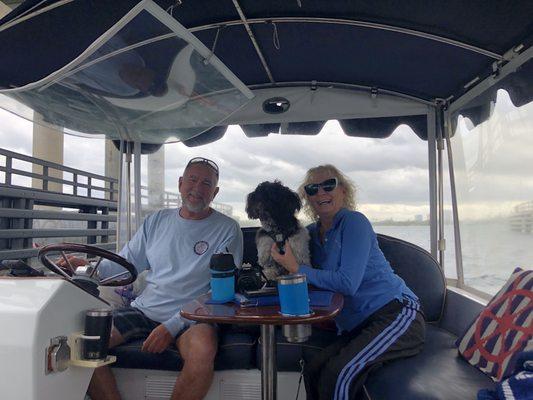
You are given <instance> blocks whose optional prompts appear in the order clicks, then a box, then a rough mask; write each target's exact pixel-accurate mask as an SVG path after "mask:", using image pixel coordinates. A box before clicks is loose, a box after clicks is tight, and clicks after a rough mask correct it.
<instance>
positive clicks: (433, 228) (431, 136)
mask: <svg viewBox="0 0 533 400" xmlns="http://www.w3.org/2000/svg"><path fill="white" fill-rule="evenodd" d="M435 128H436V120H435V108H434V107H428V113H427V129H428V171H429V238H430V248H431V255H432V256H433V257H435V258H437V161H436V160H437V153H436V148H437V142H436V129H435Z"/></svg>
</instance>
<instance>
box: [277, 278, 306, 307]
mask: <svg viewBox="0 0 533 400" xmlns="http://www.w3.org/2000/svg"><path fill="white" fill-rule="evenodd" d="M278 294H279V304H280V306H281V314H283V315H287V316H300V317H303V316H308V315H310V314H311V311H310V309H309V293H308V291H307V281H306V279H305V275H303V274H294V275H282V276H280V277H278Z"/></svg>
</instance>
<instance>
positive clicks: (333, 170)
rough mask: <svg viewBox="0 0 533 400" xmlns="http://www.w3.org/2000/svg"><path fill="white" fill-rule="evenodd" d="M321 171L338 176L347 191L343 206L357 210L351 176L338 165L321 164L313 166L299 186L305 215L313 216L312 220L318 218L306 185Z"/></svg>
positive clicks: (340, 184) (340, 183)
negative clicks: (306, 190) (305, 187)
mask: <svg viewBox="0 0 533 400" xmlns="http://www.w3.org/2000/svg"><path fill="white" fill-rule="evenodd" d="M320 172H327V173H329V174H331V176H332V177H335V178H337V181H338V182H339V186H342V187H343V188H344V190H345V193H346V195H345V196H344V204H343V207H344V208H347V209H348V210H355V208H356V203H355V185H354V183H353V182H352V181H351V180H350V178H348V177H347V176H346V175H344V174H343V173H342V172H341V171H339V170H338V169H337V167H335V166H333V165H331V164H325V165H319V166H318V167H313V168H311V169H309V170H308V171H307V173H306V174H305V178H304V180H303V182H302V184H301V185H300V186H299V187H298V194H299V195H300V198H301V199H302V204H303V211H304V213H305V215H306V216H307V217H309V218H311V220H312V221H317V220H318V215H317V214H316V213H315V211H314V210H313V207H311V205H310V204H309V201H308V196H307V193H305V189H304V186H305V185H307V184H309V183H311V179H312V178H313V176H314V175H315V174H317V173H320Z"/></svg>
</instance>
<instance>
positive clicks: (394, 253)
mask: <svg viewBox="0 0 533 400" xmlns="http://www.w3.org/2000/svg"><path fill="white" fill-rule="evenodd" d="M377 237H378V243H379V248H380V249H381V251H382V252H383V254H384V255H385V258H386V259H387V260H388V261H389V263H390V265H391V267H392V269H393V270H394V272H395V273H396V274H397V275H398V276H400V277H401V278H402V279H403V280H404V281H405V283H406V284H407V286H409V288H410V289H411V290H412V291H413V292H414V293H415V294H416V295H417V296H418V298H419V299H420V303H421V304H422V309H423V310H424V314H425V316H426V320H427V321H429V322H436V321H438V320H439V319H440V317H441V315H442V310H443V308H444V298H445V294H446V281H445V279H444V275H443V273H442V270H441V269H440V266H439V263H438V262H437V261H436V260H435V259H434V258H433V256H432V255H431V254H430V253H428V252H427V251H426V250H424V249H423V248H421V247H418V246H416V245H414V244H412V243H409V242H406V241H405V240H401V239H396V238H393V237H391V236H386V235H382V234H378V235H377Z"/></svg>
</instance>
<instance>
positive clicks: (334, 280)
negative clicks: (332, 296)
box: [299, 208, 416, 332]
mask: <svg viewBox="0 0 533 400" xmlns="http://www.w3.org/2000/svg"><path fill="white" fill-rule="evenodd" d="M308 230H309V233H310V235H311V260H312V261H311V262H312V264H313V266H309V265H301V266H300V267H299V272H300V273H303V274H305V275H306V276H307V280H308V282H309V283H311V284H313V285H315V286H317V287H319V288H322V289H327V290H331V291H334V292H338V293H341V294H343V295H344V307H343V309H342V311H341V312H340V313H339V315H338V316H337V317H336V318H335V322H336V324H337V329H338V331H339V332H342V331H350V330H352V329H354V328H355V327H357V326H358V325H359V324H360V323H361V322H363V321H364V320H365V319H366V318H368V317H369V316H370V315H371V314H373V313H374V312H376V311H377V310H378V309H380V308H381V307H383V306H384V305H385V304H387V303H389V302H390V301H392V300H393V299H398V300H401V299H402V298H403V295H404V294H407V295H409V296H411V297H413V298H416V296H415V294H414V293H413V292H412V291H411V290H410V289H409V288H408V287H407V286H406V284H405V282H404V281H403V279H402V278H400V277H399V276H398V275H396V274H395V273H394V271H393V270H392V268H391V266H390V264H389V262H388V261H387V259H386V258H385V256H384V255H383V253H382V251H381V249H380V248H379V246H378V241H377V237H376V234H375V232H374V230H373V229H372V225H371V224H370V221H368V219H367V218H366V217H365V216H364V215H363V214H361V213H360V212H357V211H350V210H347V209H344V208H343V209H341V210H340V211H339V212H338V213H337V214H336V215H335V217H334V219H333V224H332V226H331V228H330V229H329V230H328V231H327V232H326V233H325V236H324V243H321V241H320V236H319V224H318V223H314V224H311V225H309V226H308Z"/></svg>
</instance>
